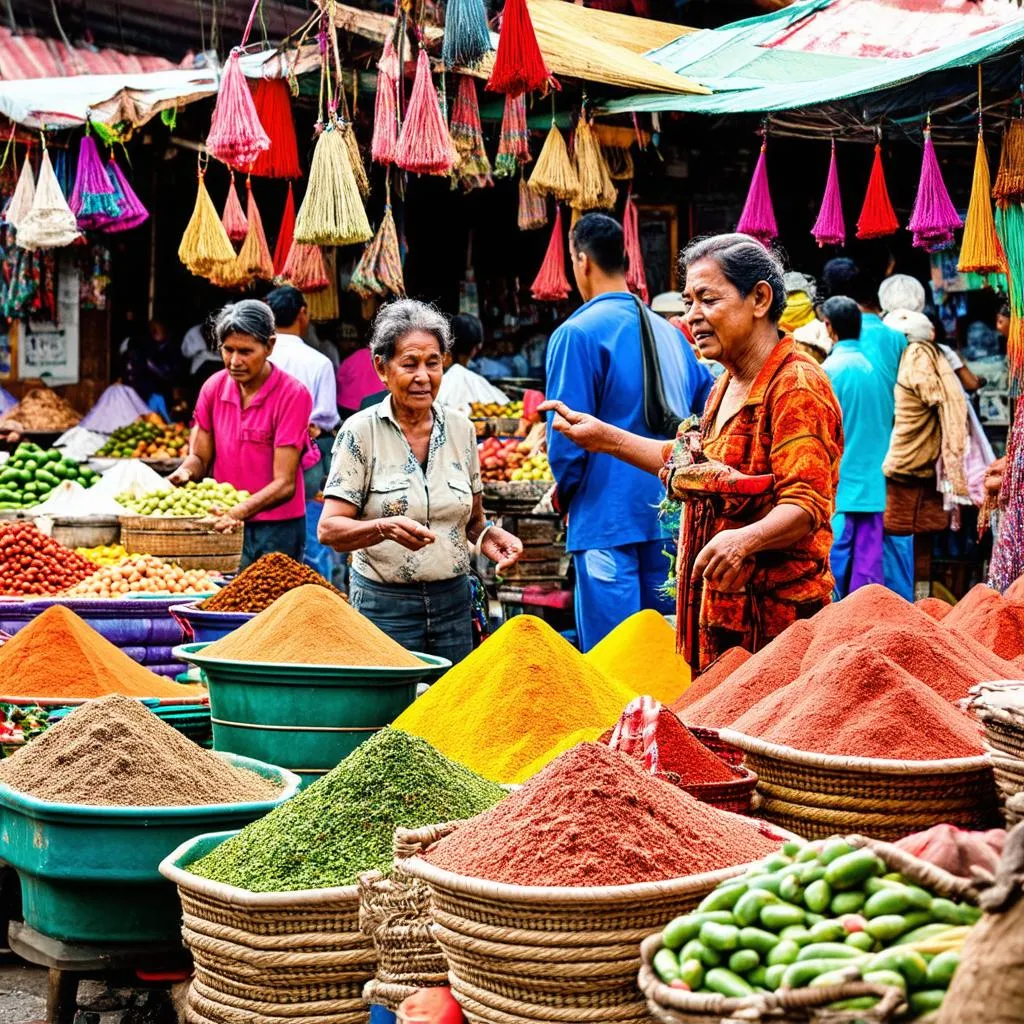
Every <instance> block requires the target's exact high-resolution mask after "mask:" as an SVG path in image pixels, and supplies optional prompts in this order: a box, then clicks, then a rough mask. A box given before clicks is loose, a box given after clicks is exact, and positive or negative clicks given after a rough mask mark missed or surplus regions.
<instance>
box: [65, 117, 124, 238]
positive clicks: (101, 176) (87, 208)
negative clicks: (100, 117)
mask: <svg viewBox="0 0 1024 1024" xmlns="http://www.w3.org/2000/svg"><path fill="white" fill-rule="evenodd" d="M68 206H70V207H71V212H72V213H73V214H74V215H75V217H76V219H77V220H78V226H79V228H81V229H82V230H83V231H85V230H92V229H96V228H103V227H105V226H106V225H107V224H110V223H111V222H112V221H115V220H117V218H118V217H119V216H120V213H121V204H120V202H119V201H118V196H117V192H116V189H115V188H114V185H113V183H112V182H111V180H110V179H109V178H108V177H107V172H106V169H105V168H104V166H103V157H101V156H100V151H99V149H98V147H97V146H96V140H95V139H94V138H93V137H92V136H91V135H89V134H86V135H83V136H82V141H81V143H80V145H79V147H78V167H77V168H76V170H75V184H74V188H73V189H72V191H71V198H70V199H69V200H68Z"/></svg>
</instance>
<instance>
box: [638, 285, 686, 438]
mask: <svg viewBox="0 0 1024 1024" xmlns="http://www.w3.org/2000/svg"><path fill="white" fill-rule="evenodd" d="M633 301H634V302H635V303H636V308H637V312H638V313H639V315H640V352H641V356H642V359H643V367H644V422H645V423H646V424H647V429H648V430H649V431H650V432H651V433H652V434H653V435H654V436H655V437H666V438H671V437H675V436H676V432H677V431H678V430H679V424H680V423H681V422H682V418H681V417H680V415H679V414H678V413H677V412H675V411H674V410H673V409H672V407H671V406H670V405H669V404H668V399H666V397H665V384H664V381H663V380H662V376H661V361H660V360H659V359H658V343H657V341H656V339H655V337H654V328H653V327H652V326H651V319H650V316H649V314H648V312H647V307H646V306H645V305H644V304H643V302H641V301H640V299H639V298H637V296H635V295H634V296H633Z"/></svg>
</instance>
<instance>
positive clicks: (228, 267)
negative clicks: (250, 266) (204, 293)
mask: <svg viewBox="0 0 1024 1024" xmlns="http://www.w3.org/2000/svg"><path fill="white" fill-rule="evenodd" d="M207 280H208V281H209V282H210V284H212V285H213V286H214V288H223V289H224V290H225V291H229V292H239V291H244V290H245V289H246V288H248V287H250V286H251V285H252V284H253V282H254V280H255V279H254V278H253V277H252V275H250V274H247V273H246V272H245V270H244V268H243V267H242V264H241V263H239V261H238V257H237V256H236V257H235V258H234V259H233V260H232V261H231V262H230V263H221V264H220V265H219V266H216V267H214V268H213V270H211V271H210V274H209V276H208V277H207Z"/></svg>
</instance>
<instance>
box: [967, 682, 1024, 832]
mask: <svg viewBox="0 0 1024 1024" xmlns="http://www.w3.org/2000/svg"><path fill="white" fill-rule="evenodd" d="M971 693H972V701H971V706H972V707H973V709H974V711H975V713H976V714H977V716H978V719H979V721H980V722H981V725H982V729H983V730H984V736H985V746H986V748H987V749H988V751H989V754H990V755H991V757H992V770H993V773H994V775H995V780H996V786H997V788H998V790H999V798H1000V803H1001V804H1002V810H1003V817H1004V818H1005V819H1006V827H1007V828H1012V827H1013V826H1014V825H1016V824H1017V822H1019V821H1020V820H1021V815H1020V814H1019V813H1018V812H1017V811H1016V810H1014V808H1015V807H1016V806H1017V805H1018V804H1019V803H1020V801H1015V802H1014V803H1012V804H1010V803H1009V802H1010V800H1011V798H1012V797H1014V796H1015V795H1016V794H1018V793H1020V792H1022V791H1024V682H1021V681H1019V680H1012V681H1006V682H1002V681H1001V682H994V683H980V684H979V685H978V686H976V687H974V689H972V691H971Z"/></svg>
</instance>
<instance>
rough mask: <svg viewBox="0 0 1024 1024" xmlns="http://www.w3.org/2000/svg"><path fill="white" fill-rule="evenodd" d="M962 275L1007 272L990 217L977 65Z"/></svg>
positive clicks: (994, 225)
mask: <svg viewBox="0 0 1024 1024" xmlns="http://www.w3.org/2000/svg"><path fill="white" fill-rule="evenodd" d="M957 269H958V270H959V271H960V272H961V273H967V272H973V273H975V274H997V273H1005V272H1006V256H1005V255H1004V253H1003V250H1002V246H1000V244H999V236H998V235H997V234H996V221H995V217H993V215H992V178H991V175H990V174H989V170H988V154H987V153H986V152H985V131H984V122H983V114H982V102H981V65H980V64H979V65H978V145H977V148H976V149H975V152H974V177H973V180H972V181H971V199H970V203H969V204H968V207H967V220H966V221H965V222H964V237H963V241H962V243H961V245H960V262H959V264H958V265H957Z"/></svg>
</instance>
